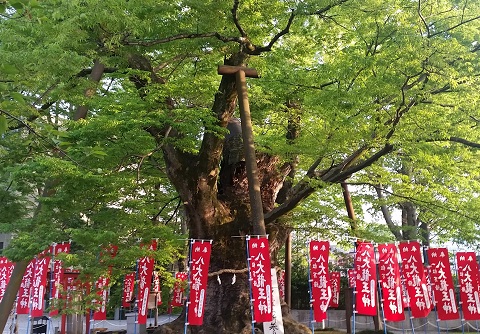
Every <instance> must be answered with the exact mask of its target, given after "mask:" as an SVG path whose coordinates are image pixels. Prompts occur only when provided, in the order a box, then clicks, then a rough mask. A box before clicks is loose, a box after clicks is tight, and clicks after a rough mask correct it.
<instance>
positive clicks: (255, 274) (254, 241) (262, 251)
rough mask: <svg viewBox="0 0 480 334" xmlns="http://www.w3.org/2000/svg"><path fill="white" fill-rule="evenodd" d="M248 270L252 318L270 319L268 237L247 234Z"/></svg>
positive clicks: (270, 279)
mask: <svg viewBox="0 0 480 334" xmlns="http://www.w3.org/2000/svg"><path fill="white" fill-rule="evenodd" d="M247 247H248V254H249V259H248V272H249V275H250V289H251V291H252V303H253V320H254V321H255V322H269V321H272V319H273V317H272V306H273V301H272V274H271V270H270V269H271V268H270V267H271V263H270V248H269V244H268V238H266V237H258V238H257V237H253V238H252V237H250V236H247Z"/></svg>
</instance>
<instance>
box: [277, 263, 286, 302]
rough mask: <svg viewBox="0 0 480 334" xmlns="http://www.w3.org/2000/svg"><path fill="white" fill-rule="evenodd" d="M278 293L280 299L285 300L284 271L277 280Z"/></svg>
mask: <svg viewBox="0 0 480 334" xmlns="http://www.w3.org/2000/svg"><path fill="white" fill-rule="evenodd" d="M278 291H279V293H280V299H281V300H285V270H282V271H281V272H280V277H279V278H278Z"/></svg>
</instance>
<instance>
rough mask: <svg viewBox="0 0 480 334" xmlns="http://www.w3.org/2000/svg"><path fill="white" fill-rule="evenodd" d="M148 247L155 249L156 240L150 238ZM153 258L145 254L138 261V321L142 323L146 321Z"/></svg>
mask: <svg viewBox="0 0 480 334" xmlns="http://www.w3.org/2000/svg"><path fill="white" fill-rule="evenodd" d="M148 249H149V250H151V251H154V250H156V249H157V241H156V240H152V242H151V244H150V245H149V246H148ZM154 262H155V260H154V259H153V258H151V257H148V256H145V257H143V258H141V259H140V261H139V262H138V297H137V300H138V323H139V324H140V325H144V324H146V323H147V313H148V296H149V294H150V287H151V285H152V276H153V267H154Z"/></svg>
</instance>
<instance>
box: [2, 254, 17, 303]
mask: <svg viewBox="0 0 480 334" xmlns="http://www.w3.org/2000/svg"><path fill="white" fill-rule="evenodd" d="M13 267H14V264H13V262H10V261H9V260H8V259H7V258H6V257H3V256H2V257H0V301H1V300H2V299H3V296H4V295H5V290H6V288H7V285H8V282H9V281H10V277H11V276H12V271H13Z"/></svg>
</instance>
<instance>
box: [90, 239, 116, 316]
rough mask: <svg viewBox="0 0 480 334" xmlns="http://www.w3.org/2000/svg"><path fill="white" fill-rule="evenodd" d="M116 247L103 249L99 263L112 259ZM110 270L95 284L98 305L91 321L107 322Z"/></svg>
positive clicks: (109, 246)
mask: <svg viewBox="0 0 480 334" xmlns="http://www.w3.org/2000/svg"><path fill="white" fill-rule="evenodd" d="M117 251H118V246H116V245H108V247H104V248H103V250H102V251H101V252H100V256H99V257H100V262H104V261H105V259H108V258H114V257H115V256H116V255H117ZM111 271H112V268H111V267H109V268H108V274H107V275H106V276H100V277H99V278H98V280H97V281H96V282H95V289H96V290H97V296H98V300H96V301H95V302H96V304H97V305H98V306H97V307H98V308H97V309H96V310H95V311H94V312H93V320H107V300H108V290H109V285H110V277H109V276H110V274H111Z"/></svg>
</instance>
